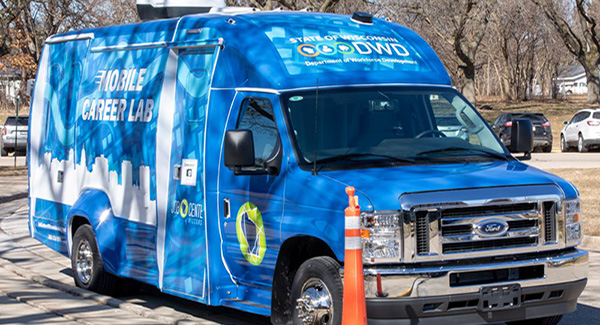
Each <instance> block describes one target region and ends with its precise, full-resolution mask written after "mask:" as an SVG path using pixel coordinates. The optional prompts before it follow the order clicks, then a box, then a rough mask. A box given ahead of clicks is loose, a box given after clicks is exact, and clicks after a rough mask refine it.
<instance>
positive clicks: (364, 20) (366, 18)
mask: <svg viewBox="0 0 600 325" xmlns="http://www.w3.org/2000/svg"><path fill="white" fill-rule="evenodd" d="M352 20H353V21H355V22H357V23H359V24H372V23H373V15H371V14H368V13H366V12H362V11H357V12H355V13H354V14H353V15H352Z"/></svg>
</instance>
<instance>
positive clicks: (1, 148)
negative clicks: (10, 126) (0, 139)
mask: <svg viewBox="0 0 600 325" xmlns="http://www.w3.org/2000/svg"><path fill="white" fill-rule="evenodd" d="M0 155H1V156H2V157H6V156H8V151H6V149H4V145H3V144H0Z"/></svg>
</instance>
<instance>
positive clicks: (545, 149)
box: [542, 143, 552, 153]
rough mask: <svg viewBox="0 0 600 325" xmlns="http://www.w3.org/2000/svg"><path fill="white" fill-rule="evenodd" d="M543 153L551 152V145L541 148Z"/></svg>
mask: <svg viewBox="0 0 600 325" xmlns="http://www.w3.org/2000/svg"><path fill="white" fill-rule="evenodd" d="M542 151H543V152H546V153H548V152H552V143H551V144H549V145H547V146H545V147H543V148H542Z"/></svg>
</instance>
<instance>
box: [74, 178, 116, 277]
mask: <svg viewBox="0 0 600 325" xmlns="http://www.w3.org/2000/svg"><path fill="white" fill-rule="evenodd" d="M75 217H82V218H84V219H86V220H87V221H88V223H89V224H90V225H91V227H92V230H93V231H94V234H95V235H96V242H97V243H98V251H99V252H100V256H101V258H102V263H103V264H104V269H105V270H106V271H107V272H109V273H112V274H117V275H118V274H120V273H121V272H120V271H121V270H122V265H123V262H125V261H126V258H125V238H126V234H125V227H122V226H120V224H121V223H122V221H121V220H120V219H118V218H115V216H114V214H113V210H112V206H111V204H110V199H109V198H108V195H106V193H104V192H103V191H101V190H96V189H86V190H83V191H82V192H81V195H80V196H79V199H78V200H77V201H76V202H75V204H74V205H73V207H72V208H71V210H69V214H68V220H69V224H68V234H69V249H71V248H70V247H71V246H72V244H71V243H72V236H73V235H74V231H73V229H72V226H73V220H74V219H75Z"/></svg>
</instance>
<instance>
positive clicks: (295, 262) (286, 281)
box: [271, 236, 339, 324]
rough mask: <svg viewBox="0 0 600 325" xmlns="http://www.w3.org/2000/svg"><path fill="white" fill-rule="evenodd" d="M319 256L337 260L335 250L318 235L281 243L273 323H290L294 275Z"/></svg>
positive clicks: (274, 281)
mask: <svg viewBox="0 0 600 325" xmlns="http://www.w3.org/2000/svg"><path fill="white" fill-rule="evenodd" d="M318 256H329V257H331V258H333V259H334V260H336V261H337V258H336V257H335V254H334V253H333V250H331V248H330V247H329V246H328V245H327V244H326V243H325V242H324V241H322V240H320V239H318V238H316V237H311V236H299V237H293V238H290V239H288V240H286V241H285V242H284V243H283V245H281V249H280V250H279V257H278V258H277V265H276V266H275V275H274V277H273V289H272V292H273V293H272V299H271V322H272V323H273V324H288V323H289V322H290V321H291V317H292V310H291V305H290V303H291V294H292V283H293V282H294V276H295V275H296V272H297V271H298V268H300V265H302V263H304V262H305V261H306V260H308V259H310V258H313V257H318ZM338 262H339V261H338Z"/></svg>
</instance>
